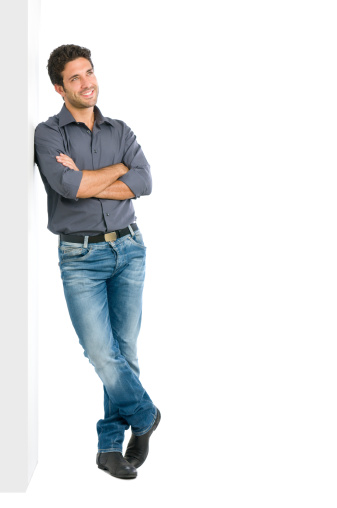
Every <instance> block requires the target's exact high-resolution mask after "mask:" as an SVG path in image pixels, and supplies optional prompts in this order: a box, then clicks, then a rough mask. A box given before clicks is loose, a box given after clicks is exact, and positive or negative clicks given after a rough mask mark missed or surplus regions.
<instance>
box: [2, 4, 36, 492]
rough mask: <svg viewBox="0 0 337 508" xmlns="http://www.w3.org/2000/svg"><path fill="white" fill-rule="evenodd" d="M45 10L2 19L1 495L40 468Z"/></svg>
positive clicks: (15, 7) (24, 8) (23, 10)
mask: <svg viewBox="0 0 337 508" xmlns="http://www.w3.org/2000/svg"><path fill="white" fill-rule="evenodd" d="M39 10H40V5H39V0H29V1H27V0H19V1H18V2H15V3H12V4H9V5H6V10H3V11H2V15H1V30H0V40H1V47H2V59H1V60H2V62H1V65H2V86H3V88H2V90H3V100H2V105H1V110H2V121H1V141H2V174H1V184H2V190H3V192H2V196H1V218H0V223H1V227H0V230H1V234H2V235H3V236H2V249H1V292H2V297H1V329H2V333H1V339H0V347H1V354H0V400H1V420H0V450H1V453H0V491H1V492H6V491H10V492H22V491H25V490H26V488H27V486H28V483H29V481H30V479H31V476H32V474H33V472H34V469H35V467H36V464H37V450H38V442H37V432H38V422H37V415H38V409H37V395H38V389H37V374H38V369H37V355H38V352H37V328H38V327H37V256H38V248H37V221H36V213H35V211H36V208H35V207H36V182H37V180H36V171H35V170H34V154H33V139H34V126H35V125H36V121H37V97H38V96H37V86H38V78H37V74H38V55H37V49H38V21H39ZM5 82H6V83H7V84H6V85H5V84H4V83H5ZM27 85H28V86H27ZM5 90H6V91H5Z"/></svg>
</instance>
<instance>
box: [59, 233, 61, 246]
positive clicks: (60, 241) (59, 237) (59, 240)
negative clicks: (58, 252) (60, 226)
mask: <svg viewBox="0 0 337 508" xmlns="http://www.w3.org/2000/svg"><path fill="white" fill-rule="evenodd" d="M60 245H61V235H59V246H60Z"/></svg>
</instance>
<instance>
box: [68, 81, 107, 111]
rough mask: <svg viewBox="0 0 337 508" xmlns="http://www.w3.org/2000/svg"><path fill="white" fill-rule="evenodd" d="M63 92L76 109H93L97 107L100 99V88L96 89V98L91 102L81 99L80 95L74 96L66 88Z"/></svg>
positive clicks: (96, 87)
mask: <svg viewBox="0 0 337 508" xmlns="http://www.w3.org/2000/svg"><path fill="white" fill-rule="evenodd" d="M63 90H64V92H65V94H66V99H67V101H68V102H69V104H71V105H72V106H73V107H74V108H77V109H86V108H92V107H93V106H96V103H97V98H98V91H99V89H98V86H95V87H94V94H95V95H94V97H93V98H92V99H91V100H90V101H86V100H85V99H81V96H80V95H77V96H74V95H73V94H71V93H69V92H68V90H66V88H64V87H63Z"/></svg>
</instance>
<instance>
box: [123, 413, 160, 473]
mask: <svg viewBox="0 0 337 508" xmlns="http://www.w3.org/2000/svg"><path fill="white" fill-rule="evenodd" d="M160 418H161V414H160V411H159V409H157V416H156V419H155V421H154V424H153V425H152V427H151V429H150V430H149V431H148V432H147V433H146V434H143V435H142V436H135V435H134V434H132V436H131V438H130V441H129V444H128V447H127V449H126V452H125V455H124V458H125V459H126V460H127V461H128V462H129V464H131V465H132V466H134V467H140V466H141V465H142V464H143V463H144V462H145V460H146V457H147V456H148V453H149V441H150V436H151V434H152V432H154V431H155V430H156V428H157V427H158V425H159V422H160Z"/></svg>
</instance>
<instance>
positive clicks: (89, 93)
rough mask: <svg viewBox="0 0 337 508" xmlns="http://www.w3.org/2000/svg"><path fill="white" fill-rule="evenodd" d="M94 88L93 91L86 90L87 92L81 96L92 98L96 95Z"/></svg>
mask: <svg viewBox="0 0 337 508" xmlns="http://www.w3.org/2000/svg"><path fill="white" fill-rule="evenodd" d="M94 91H95V90H94V88H92V89H91V90H86V91H85V92H82V93H81V95H83V97H88V98H89V97H92V96H93V95H94Z"/></svg>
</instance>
